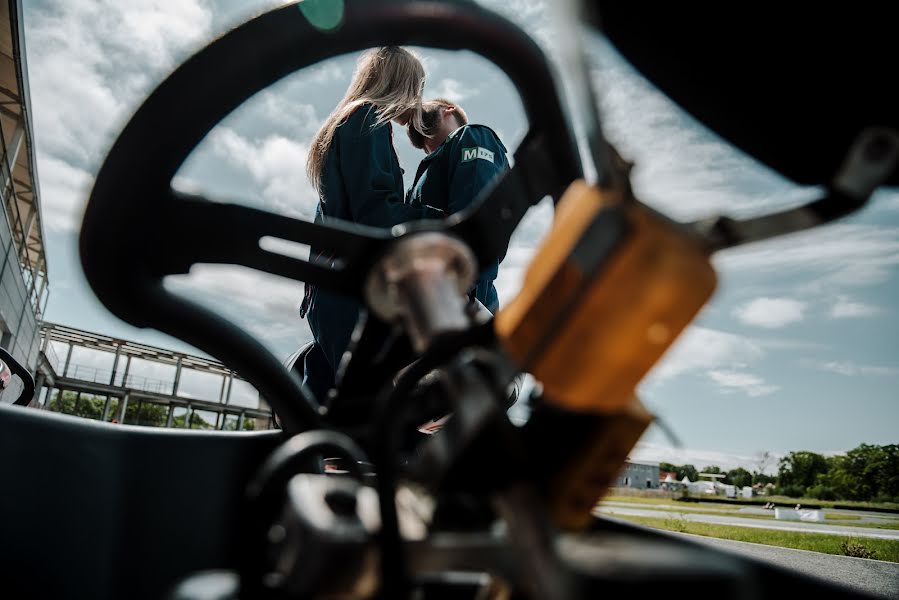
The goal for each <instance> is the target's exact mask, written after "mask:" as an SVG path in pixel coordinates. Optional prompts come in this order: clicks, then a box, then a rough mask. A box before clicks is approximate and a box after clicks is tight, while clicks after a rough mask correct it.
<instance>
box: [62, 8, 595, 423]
mask: <svg viewBox="0 0 899 600" xmlns="http://www.w3.org/2000/svg"><path fill="white" fill-rule="evenodd" d="M298 5H299V3H293V4H289V5H286V6H283V7H281V8H278V9H275V10H272V11H270V12H267V13H265V14H262V15H260V16H258V17H256V18H254V19H252V20H250V21H248V22H246V23H244V24H243V25H241V26H239V27H237V28H236V29H234V30H232V31H231V32H229V33H227V34H226V35H224V36H222V37H220V38H219V39H217V40H215V41H214V42H213V43H212V44H210V45H209V46H207V47H206V48H204V49H203V50H201V51H199V52H198V53H197V54H195V55H194V56H192V57H191V58H190V59H188V60H187V61H186V62H185V63H184V64H182V65H181V66H180V67H179V68H178V69H176V70H175V71H174V72H173V73H172V74H171V75H170V76H169V77H168V78H167V79H166V80H165V81H163V83H161V84H160V85H159V86H158V87H157V88H156V90H155V91H154V92H153V93H152V94H151V95H150V96H149V97H148V98H147V100H146V101H145V102H144V103H143V105H142V106H141V107H140V108H139V109H138V111H137V112H136V113H135V115H134V116H133V117H132V119H131V120H130V122H129V123H128V124H127V126H126V127H125V129H124V130H123V131H122V133H121V134H120V136H119V138H118V139H117V140H116V142H115V144H114V145H113V147H112V149H111V150H110V152H109V154H108V156H107V158H106V160H105V162H104V164H103V166H102V167H101V169H100V171H99V173H98V175H97V178H96V180H95V183H94V188H93V190H92V193H91V196H90V200H89V202H88V205H87V208H86V210H85V215H84V221H83V225H82V230H81V237H80V253H81V260H82V265H83V267H84V271H85V275H86V277H87V279H88V282H89V284H90V285H91V287H92V288H93V290H94V292H95V293H96V294H97V296H98V297H99V298H100V300H101V302H103V304H104V305H105V306H106V307H107V308H108V309H109V310H110V311H112V312H113V313H114V314H116V315H117V316H118V317H120V318H122V319H123V320H125V321H127V322H129V323H131V324H133V325H136V326H139V327H153V328H156V329H159V330H161V331H164V332H166V333H169V334H171V335H174V336H175V337H178V338H180V339H182V340H184V341H186V342H188V343H190V344H192V345H194V346H196V347H198V348H200V349H201V350H204V351H206V352H208V353H209V354H211V355H213V356H216V357H217V358H219V359H220V360H222V361H223V362H225V363H227V364H229V365H231V366H232V367H234V368H235V369H236V370H238V371H239V372H241V373H242V375H243V376H244V377H245V378H247V379H248V380H249V381H251V382H252V383H253V384H254V385H255V386H256V387H257V389H258V390H259V392H260V394H262V396H263V397H265V398H266V399H267V400H268V402H269V403H270V405H271V406H272V407H273V409H275V411H276V412H277V413H278V414H279V416H280V418H281V421H282V425H283V427H284V429H285V430H286V431H287V432H289V433H298V432H301V431H304V430H305V429H308V428H313V427H318V426H320V424H321V419H320V415H319V413H318V411H317V405H316V403H315V401H314V400H313V399H312V397H311V396H310V395H309V394H308V392H307V391H306V390H304V389H303V387H302V385H301V384H300V382H298V381H297V380H296V378H294V377H293V376H292V375H291V374H290V373H288V372H287V371H286V370H285V369H284V368H283V367H282V366H281V364H280V362H279V361H278V360H277V359H276V358H275V357H274V356H273V355H271V353H269V352H268V350H266V349H265V348H264V347H263V346H262V345H261V344H260V343H259V342H258V341H256V340H255V339H253V338H252V337H251V336H250V335H249V334H247V333H246V332H245V331H243V330H242V329H240V328H238V327H236V326H235V325H234V324H233V323H231V322H230V321H228V320H226V319H224V318H222V317H221V316H219V315H218V314H216V313H214V312H212V311H210V310H209V309H206V308H204V307H202V306H200V305H198V304H197V303H195V302H192V301H190V300H187V299H185V298H183V297H180V296H177V295H175V294H172V293H171V292H169V291H167V290H166V289H165V288H164V287H163V277H165V276H166V275H170V274H176V273H186V272H188V271H189V269H190V267H191V265H193V264H196V263H203V262H206V263H225V264H241V265H244V266H250V267H251V268H255V269H258V270H262V271H266V272H270V273H275V274H279V275H283V276H287V277H292V278H294V279H298V280H303V281H311V282H313V283H314V284H315V285H320V286H323V287H327V288H330V289H333V290H335V291H338V292H342V293H347V294H350V295H353V294H357V289H356V288H355V287H354V285H355V284H350V283H348V282H352V281H355V280H356V279H358V277H359V275H360V274H361V273H364V272H367V270H368V268H369V267H370V266H371V264H372V262H373V261H374V260H375V258H376V257H377V255H379V254H380V253H382V252H383V251H384V250H385V249H386V247H387V245H388V244H389V243H391V242H392V240H393V239H395V238H397V237H401V236H402V235H406V234H409V233H411V232H414V231H417V230H421V229H428V230H440V231H447V232H449V233H451V234H454V235H459V236H462V237H465V238H469V239H467V240H466V241H469V243H470V245H471V246H472V248H473V249H474V250H475V254H476V255H477V256H478V258H479V260H483V259H485V258H487V259H491V258H496V256H497V253H498V252H499V251H500V250H499V248H500V246H501V245H502V244H501V243H500V242H501V241H502V240H499V241H497V240H496V239H492V238H491V237H490V236H489V235H487V234H488V233H491V234H493V235H495V234H496V230H495V228H494V229H493V231H488V228H487V227H486V226H485V224H490V221H491V220H493V219H497V220H501V221H503V222H504V224H505V225H504V226H505V228H506V229H505V231H506V232H507V234H508V235H511V231H512V230H514V227H515V225H517V223H518V221H519V220H520V218H521V216H523V214H524V211H525V210H526V209H527V207H528V206H530V205H532V204H533V203H535V202H537V201H539V200H540V199H541V198H543V197H544V196H546V195H552V196H553V197H554V198H556V199H557V198H558V195H559V194H560V193H561V191H562V190H564V188H565V187H566V186H567V183H569V182H570V181H572V180H573V179H575V178H577V177H579V176H580V175H581V170H580V161H579V159H578V155H577V150H576V145H575V143H574V141H573V139H572V136H571V132H570V130H569V129H568V126H567V122H566V119H565V116H564V112H563V109H562V106H561V103H560V101H559V95H558V94H557V93H556V87H555V83H554V81H553V77H552V74H551V71H550V69H549V66H548V64H547V62H546V59H545V57H544V55H543V53H542V52H541V50H540V49H539V47H537V45H536V44H535V43H534V42H533V41H532V40H531V39H530V38H529V37H528V36H527V35H526V34H525V33H524V32H522V31H521V30H520V29H518V28H517V27H516V26H515V25H513V24H512V23H510V22H509V21H507V20H505V19H504V18H502V17H500V16H498V15H496V14H494V13H492V12H490V11H488V10H486V9H484V8H483V7H480V6H478V5H476V4H474V3H469V2H437V1H415V2H412V1H404V2H395V1H390V0H356V1H353V0H349V1H347V2H346V3H345V11H344V19H343V23H342V25H341V26H340V27H339V28H338V29H337V30H334V31H322V30H319V29H316V28H315V27H314V26H313V25H311V24H310V23H309V22H308V21H307V20H306V18H305V17H304V15H303V13H302V12H301V10H300V9H299V6H298ZM463 32H464V33H465V35H461V34H462V33H463ZM463 40H464V43H463ZM379 45H418V46H430V47H436V48H443V49H463V48H464V49H468V50H473V51H475V52H477V53H479V54H481V55H482V56H484V57H485V58H487V59H489V60H491V61H492V62H493V63H494V64H496V65H497V66H499V67H500V68H501V69H503V70H504V71H505V72H506V74H507V75H508V76H509V77H510V78H511V79H512V82H513V84H515V86H516V88H517V89H518V92H519V95H520V96H521V99H522V102H523V104H524V108H525V113H526V114H527V116H528V120H529V123H530V126H531V128H530V133H529V134H528V135H527V136H526V138H525V141H524V142H523V143H522V145H521V147H520V148H519V151H518V152H517V153H516V162H517V163H518V162H521V163H526V162H531V163H534V162H535V160H536V161H537V162H538V163H539V165H534V164H532V165H531V166H532V167H536V168H531V169H517V170H516V169H513V176H508V175H507V176H506V177H505V178H504V179H503V180H502V181H500V182H498V183H497V184H496V185H495V186H494V187H493V188H492V189H491V190H489V191H488V192H486V193H485V194H484V195H486V196H490V195H493V196H500V195H504V196H505V200H504V201H501V202H500V201H497V202H491V201H490V200H488V201H486V202H482V203H480V205H479V206H477V207H475V208H473V209H472V210H471V211H467V212H466V213H464V214H461V215H457V216H454V217H452V218H450V219H448V220H447V221H446V222H430V223H421V224H412V225H408V226H404V227H399V228H394V231H393V232H392V233H391V232H387V231H384V230H380V229H373V228H362V227H341V226H323V225H315V224H312V223H309V222H305V221H300V220H296V219H292V218H289V217H284V216H280V215H275V214H272V213H267V212H265V211H260V210H256V209H251V208H247V207H242V206H236V205H227V204H218V203H212V202H208V201H206V200H205V199H203V198H202V197H196V196H187V195H184V194H180V193H178V192H175V191H174V190H172V189H171V180H172V178H173V177H174V175H175V174H176V173H177V171H178V169H179V168H180V167H181V165H182V164H183V162H184V161H185V160H186V159H187V157H188V156H189V155H190V153H191V152H192V151H193V149H194V148H195V147H196V146H197V145H198V144H199V143H200V142H201V141H202V140H203V138H204V137H205V136H206V134H207V133H208V132H209V131H211V130H212V128H213V127H214V126H215V125H216V124H218V123H219V122H220V121H221V120H222V119H223V118H225V117H226V116H227V115H228V114H230V113H231V112H232V111H233V110H234V109H235V108H237V107H238V106H240V104H242V103H243V102H244V101H245V100H246V99H247V98H249V97H250V96H252V95H253V94H255V93H256V92H258V91H260V90H262V89H264V88H266V87H268V86H269V85H271V84H273V83H275V82H276V81H278V80H280V79H281V78H283V77H284V76H286V75H288V74H290V73H293V72H295V71H297V70H300V69H302V68H305V67H309V66H311V65H314V64H316V63H318V62H320V61H322V60H325V59H327V58H330V57H333V56H337V55H340V54H345V53H348V52H353V51H357V50H362V49H365V48H369V47H373V46H379ZM247 48H252V50H253V52H252V53H248V52H247ZM547 146H548V147H550V148H552V152H546V151H545V147H547ZM534 157H536V158H534ZM530 158H534V160H529V159H530ZM126 198H127V201H125V199H126ZM510 198H515V200H513V201H512V203H510V201H509V199H510ZM513 204H514V206H513ZM512 208H514V209H515V210H512ZM499 215H502V219H499ZM479 219H480V220H479ZM198 223H202V224H203V227H202V230H200V231H198V230H196V229H194V228H192V227H191V226H193V225H195V224H198ZM238 225H239V227H238ZM262 236H275V237H281V238H283V239H287V240H290V241H295V242H300V243H306V244H314V245H316V246H319V247H332V248H334V247H336V249H337V250H338V254H340V255H341V256H342V258H343V261H342V262H343V263H345V265H346V266H345V268H343V269H331V268H327V267H324V266H322V265H316V264H313V263H310V262H308V261H302V260H299V259H294V258H288V257H285V256H281V255H277V254H273V253H269V252H266V251H264V250H262V249H261V248H259V245H258V243H259V239H260V238H261V237H262ZM500 237H502V236H500ZM472 238H473V239H472ZM505 241H506V242H507V241H508V239H507V238H506V240H505ZM111 247H112V248H115V249H116V251H115V252H109V251H108V249H109V248H111ZM341 250H342V251H343V252H342V253H341V252H340V251H341ZM491 253H493V254H492V255H491ZM292 398H301V399H302V400H303V401H301V402H296V401H291V399H292Z"/></svg>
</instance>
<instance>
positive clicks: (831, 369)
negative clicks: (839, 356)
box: [800, 360, 899, 377]
mask: <svg viewBox="0 0 899 600" xmlns="http://www.w3.org/2000/svg"><path fill="white" fill-rule="evenodd" d="M800 364H801V365H803V366H805V367H808V368H811V369H815V370H817V371H825V372H828V373H836V374H838V375H844V376H846V377H858V376H861V377H866V376H881V377H886V376H891V375H897V374H899V368H896V367H883V366H873V365H859V364H856V363H854V362H852V361H817V360H802V361H800Z"/></svg>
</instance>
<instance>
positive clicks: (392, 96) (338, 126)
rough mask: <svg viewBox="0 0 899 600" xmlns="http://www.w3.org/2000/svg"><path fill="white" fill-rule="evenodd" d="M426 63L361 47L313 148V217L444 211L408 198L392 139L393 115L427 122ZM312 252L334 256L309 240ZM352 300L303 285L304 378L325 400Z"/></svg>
mask: <svg viewBox="0 0 899 600" xmlns="http://www.w3.org/2000/svg"><path fill="white" fill-rule="evenodd" d="M424 82H425V71H424V67H423V66H422V64H421V61H420V60H419V59H418V58H417V57H416V56H415V55H414V54H412V53H411V52H409V51H408V50H406V49H404V48H400V47H397V46H387V47H383V48H377V49H373V50H369V51H368V52H366V53H364V54H363V55H362V56H361V57H360V59H359V62H358V64H357V67H356V71H355V73H354V75H353V80H352V82H351V83H350V86H349V88H348V89H347V92H346V95H345V96H344V97H343V99H342V100H341V101H340V103H339V104H338V105H337V108H335V109H334V111H333V112H332V113H331V114H330V115H329V116H328V118H327V119H326V120H325V123H324V124H323V125H322V127H321V129H319V131H318V133H317V134H316V135H315V138H314V139H313V141H312V145H311V147H310V149H309V157H308V159H307V162H306V173H307V175H308V177H309V180H310V181H311V183H312V185H313V186H314V187H315V189H316V191H317V192H318V195H319V202H318V207H317V209H316V214H315V222H316V223H328V222H331V221H334V220H339V221H343V222H350V223H358V224H360V225H367V226H372V227H385V228H390V227H393V226H395V225H398V224H400V223H404V222H407V221H416V220H420V219H427V218H442V217H443V213H442V211H439V210H436V209H433V208H431V207H428V206H424V205H421V204H419V205H416V206H412V205H410V204H406V203H405V200H404V193H403V189H404V186H403V171H402V169H400V165H399V160H398V159H397V155H396V151H395V149H394V147H393V130H392V127H391V121H393V122H396V123H398V124H400V125H408V126H410V127H412V128H418V129H422V128H423V127H422V124H421V94H422V90H423V88H424ZM310 260H313V261H319V262H326V263H327V262H329V261H330V260H331V257H330V256H328V255H327V254H326V253H323V252H321V251H320V250H319V249H317V248H314V247H313V248H311V250H310ZM359 310H360V305H359V304H358V302H356V301H355V300H352V299H350V298H347V297H345V296H341V295H339V294H335V293H332V292H329V291H327V290H323V289H317V288H315V287H314V286H311V285H308V284H307V285H306V292H305V295H304V298H303V303H302V306H301V308H300V316H301V317H308V320H309V328H310V329H311V330H312V336H313V338H314V344H313V346H312V348H311V349H310V351H309V352H307V354H306V357H305V363H304V380H305V383H306V384H307V386H308V388H309V389H310V391H311V392H312V393H313V394H314V395H315V396H316V398H318V399H319V401H320V402H323V401H324V400H325V398H326V397H327V393H328V390H330V389H331V388H332V387H333V386H334V383H335V374H336V373H337V370H338V367H339V366H340V361H341V358H342V357H343V354H344V352H345V351H346V349H347V346H348V345H349V340H350V337H351V335H352V332H353V328H354V327H355V325H356V322H357V320H358V316H359Z"/></svg>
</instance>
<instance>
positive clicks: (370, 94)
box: [306, 46, 425, 194]
mask: <svg viewBox="0 0 899 600" xmlns="http://www.w3.org/2000/svg"><path fill="white" fill-rule="evenodd" d="M424 84H425V69H424V67H423V66H422V64H421V61H420V60H419V59H418V57H417V56H415V55H414V54H413V53H412V52H410V51H408V50H406V49H405V48H400V47H399V46H385V47H383V48H376V49H372V50H369V51H367V52H366V53H365V54H363V55H362V56H361V57H360V58H359V62H358V63H357V65H356V72H355V73H354V74H353V81H352V82H351V83H350V87H349V88H347V91H346V95H345V96H344V97H343V99H342V100H341V101H340V103H339V104H338V105H337V108H335V109H334V111H333V112H332V113H331V114H330V115H329V116H328V118H327V119H326V120H325V123H324V125H322V126H321V129H319V130H318V133H316V134H315V138H313V140H312V146H311V148H310V149H309V158H308V160H307V161H306V175H307V176H308V177H309V181H311V182H312V185H313V186H314V187H315V189H316V191H318V192H319V194H321V193H322V189H321V177H322V167H323V165H324V162H325V157H326V156H327V155H328V150H329V149H330V148H331V142H332V141H333V140H334V132H335V131H336V130H337V127H338V126H339V125H340V124H341V123H343V122H344V121H345V120H346V119H347V117H349V116H350V114H351V113H352V112H353V111H354V110H356V109H357V108H358V107H360V106H361V105H363V104H373V105H374V106H375V109H376V113H377V121H376V125H380V124H381V123H384V122H387V121H391V120H392V119H395V118H397V117H399V116H400V115H402V114H404V113H406V112H408V111H410V110H411V111H412V114H411V115H410V120H409V124H410V125H411V126H412V127H414V128H416V129H418V130H422V129H424V127H423V126H422V123H421V94H422V90H423V89H424Z"/></svg>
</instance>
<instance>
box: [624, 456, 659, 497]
mask: <svg viewBox="0 0 899 600" xmlns="http://www.w3.org/2000/svg"><path fill="white" fill-rule="evenodd" d="M659 473H660V471H659V465H658V463H638V462H631V461H627V462H626V463H624V468H623V469H622V470H621V473H620V474H619V475H618V482H617V483H616V486H617V487H628V488H634V489H641V490H657V489H659Z"/></svg>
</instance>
